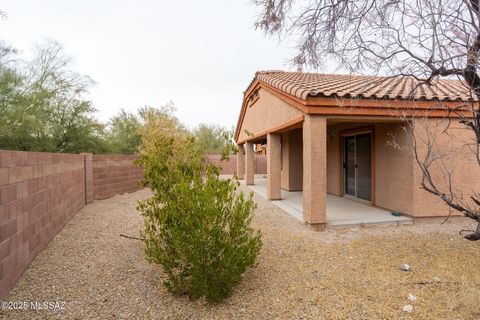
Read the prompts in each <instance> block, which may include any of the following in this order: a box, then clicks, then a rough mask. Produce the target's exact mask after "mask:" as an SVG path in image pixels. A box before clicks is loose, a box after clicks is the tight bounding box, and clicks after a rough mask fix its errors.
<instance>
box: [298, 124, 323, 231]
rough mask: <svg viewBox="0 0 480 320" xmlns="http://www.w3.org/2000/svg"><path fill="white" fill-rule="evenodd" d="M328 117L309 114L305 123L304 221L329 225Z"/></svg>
mask: <svg viewBox="0 0 480 320" xmlns="http://www.w3.org/2000/svg"><path fill="white" fill-rule="evenodd" d="M326 201H327V118H325V117H323V116H315V115H305V120H304V122H303V220H304V221H305V222H306V223H309V224H326V223H327V203H326Z"/></svg>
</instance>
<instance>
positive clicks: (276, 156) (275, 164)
mask: <svg viewBox="0 0 480 320" xmlns="http://www.w3.org/2000/svg"><path fill="white" fill-rule="evenodd" d="M281 152H282V148H281V144H280V135H278V134H272V133H269V134H268V135H267V176H268V181H267V199H268V200H279V199H281V198H282V197H281V187H280V185H281V166H282V164H281V160H282V155H281Z"/></svg>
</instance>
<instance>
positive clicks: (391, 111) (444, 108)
mask: <svg viewBox="0 0 480 320" xmlns="http://www.w3.org/2000/svg"><path fill="white" fill-rule="evenodd" d="M258 89H263V90H266V91H268V92H270V93H271V94H273V95H275V96H277V97H278V98H280V99H282V100H283V101H285V102H286V103H288V104H289V105H291V106H292V107H295V108H297V109H299V110H300V111H302V112H303V113H305V114H315V115H333V116H334V115H341V116H346V115H348V116H372V117H392V116H394V117H404V118H413V117H425V116H427V117H431V118H458V117H468V118H469V117H472V116H473V115H472V112H471V108H467V106H468V105H470V106H471V105H472V102H464V101H436V100H414V99H410V100H401V99H364V98H335V97H321V96H315V97H310V96H309V97H307V99H301V98H298V97H296V96H293V95H290V94H287V93H285V92H283V91H281V90H279V89H277V88H275V87H273V86H271V85H269V84H267V83H265V82H262V81H260V80H258V79H254V81H252V83H251V84H250V85H249V87H248V89H247V90H246V91H245V93H244V98H243V102H242V108H241V111H240V115H239V118H238V121H237V127H236V129H235V135H234V139H235V141H236V142H237V143H243V142H244V141H238V137H239V135H240V129H241V127H242V123H243V119H244V117H245V113H246V111H247V105H248V100H249V97H250V95H251V94H252V93H253V92H255V91H256V90H258ZM474 103H475V105H476V106H477V107H478V104H479V103H478V102H474ZM302 122H303V119H302ZM285 125H287V126H289V124H285ZM274 129H275V128H274ZM269 132H274V131H272V130H269V131H268V132H267V131H266V132H263V133H261V134H256V135H255V136H254V137H250V138H248V139H243V140H254V139H257V138H255V137H258V138H260V137H261V135H266V134H267V133H269Z"/></svg>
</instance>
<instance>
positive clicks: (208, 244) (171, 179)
mask: <svg viewBox="0 0 480 320" xmlns="http://www.w3.org/2000/svg"><path fill="white" fill-rule="evenodd" d="M144 145H145V146H146V147H145V148H143V149H142V148H140V159H139V162H140V164H141V165H143V167H144V169H145V183H147V184H148V185H149V186H150V188H151V189H152V191H153V197H151V198H150V199H147V200H145V201H142V202H140V204H139V210H140V211H141V213H142V214H143V216H144V221H145V228H144V230H143V232H142V237H143V238H144V241H145V243H146V249H145V252H146V256H147V259H148V260H149V261H150V262H154V263H157V264H159V265H161V266H162V268H163V270H164V272H165V275H166V279H165V280H164V285H165V286H166V287H167V288H168V289H169V290H170V291H171V292H174V293H177V294H188V295H189V296H190V297H191V298H198V297H206V298H207V299H208V300H209V301H221V300H222V299H224V298H225V297H227V296H228V295H229V294H230V293H231V292H232V289H233V287H234V286H235V285H236V284H237V283H238V282H239V281H240V280H241V278H242V275H243V274H244V272H245V271H246V270H247V269H248V268H249V267H252V266H254V265H255V260H256V257H257V255H258V253H259V251H260V248H261V245H262V243H261V234H260V232H259V231H256V230H254V229H252V228H251V227H250V223H251V220H252V216H253V210H254V209H255V208H256V204H255V202H254V201H253V200H252V194H250V195H249V196H245V195H244V194H243V193H241V192H237V191H236V190H237V188H238V182H237V181H236V180H235V179H220V178H219V169H218V168H216V167H214V166H212V165H207V164H205V162H204V160H203V155H202V153H201V151H200V150H198V148H196V143H195V141H194V139H193V138H191V137H188V136H181V135H180V136H178V135H177V136H172V135H169V134H160V135H157V136H156V137H155V139H154V141H150V143H146V144H144Z"/></svg>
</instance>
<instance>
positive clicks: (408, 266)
mask: <svg viewBox="0 0 480 320" xmlns="http://www.w3.org/2000/svg"><path fill="white" fill-rule="evenodd" d="M400 270H402V271H411V270H412V268H411V267H410V265H408V264H406V263H402V264H401V265H400Z"/></svg>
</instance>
